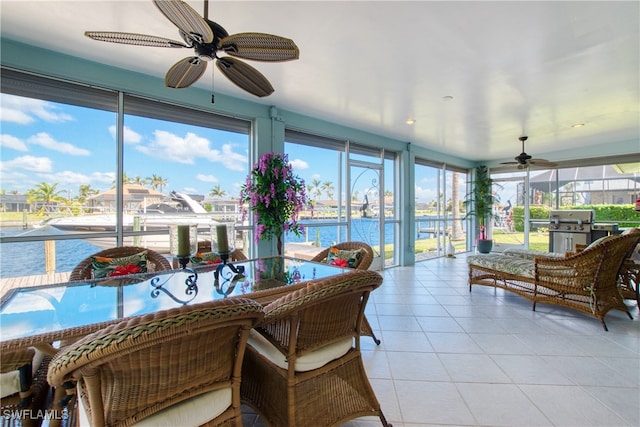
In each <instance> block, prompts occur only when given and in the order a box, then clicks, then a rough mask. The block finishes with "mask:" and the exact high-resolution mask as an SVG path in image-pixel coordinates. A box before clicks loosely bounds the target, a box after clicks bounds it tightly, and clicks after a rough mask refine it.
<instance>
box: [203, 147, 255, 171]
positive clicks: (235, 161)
mask: <svg viewBox="0 0 640 427" xmlns="http://www.w3.org/2000/svg"><path fill="white" fill-rule="evenodd" d="M206 157H207V159H209V160H210V161H212V162H215V163H222V164H223V165H224V167H226V168H227V169H229V170H232V171H243V170H245V168H246V164H247V156H245V155H244V154H240V153H234V152H233V147H232V146H231V144H223V145H222V151H220V150H211V151H209V154H208V155H207V156H206Z"/></svg>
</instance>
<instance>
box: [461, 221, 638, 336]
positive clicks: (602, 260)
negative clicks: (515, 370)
mask: <svg viewBox="0 0 640 427" xmlns="http://www.w3.org/2000/svg"><path fill="white" fill-rule="evenodd" d="M639 240H640V232H637V231H635V232H632V233H628V234H625V235H619V236H610V237H608V238H606V239H603V240H602V241H599V242H597V243H595V244H593V245H591V246H589V247H587V248H586V249H585V250H583V251H581V252H578V253H575V254H566V255H565V254H547V253H544V254H543V253H536V252H518V251H513V252H511V253H507V254H504V253H503V254H488V255H474V256H470V257H468V258H467V263H468V265H469V291H471V288H472V286H473V285H484V286H493V287H497V288H502V289H505V290H508V291H510V292H513V293H516V294H518V295H520V296H522V297H524V298H527V299H528V300H530V301H532V302H533V310H535V308H536V304H537V303H539V302H541V303H547V304H556V305H560V306H564V307H568V308H571V309H575V310H578V311H581V312H583V313H587V314H589V315H592V316H594V317H596V318H597V319H599V320H600V322H601V323H602V326H603V328H604V329H605V330H608V329H607V325H606V324H605V322H604V317H605V315H606V314H607V312H609V310H612V309H617V310H621V311H624V312H625V313H627V315H628V316H629V317H630V318H632V317H631V313H630V312H629V310H628V308H627V306H626V305H625V303H624V299H623V297H622V295H621V292H620V288H619V281H618V274H619V272H620V269H621V266H622V264H623V262H624V261H625V259H626V258H627V256H628V254H629V253H631V251H632V250H633V248H635V246H636V244H637V243H638V241H639Z"/></svg>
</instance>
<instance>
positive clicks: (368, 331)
mask: <svg viewBox="0 0 640 427" xmlns="http://www.w3.org/2000/svg"><path fill="white" fill-rule="evenodd" d="M332 247H333V248H336V249H338V250H341V251H356V250H358V249H360V254H361V257H360V262H359V263H358V266H357V267H356V268H357V269H358V270H368V269H369V267H371V263H372V262H373V248H372V247H371V246H369V245H368V244H366V243H364V242H355V241H353V242H342V243H336V244H335V245H333V246H332ZM330 250H331V248H326V249H324V250H323V251H321V252H319V253H318V254H316V255H315V256H314V257H313V258H312V259H311V261H315V262H325V260H326V259H327V256H328V255H329V251H330ZM362 335H365V336H369V337H371V338H373V342H375V343H376V345H380V340H379V339H378V337H376V334H375V333H374V332H373V328H372V327H371V324H370V323H369V320H368V319H367V316H366V315H365V316H364V321H363V322H362Z"/></svg>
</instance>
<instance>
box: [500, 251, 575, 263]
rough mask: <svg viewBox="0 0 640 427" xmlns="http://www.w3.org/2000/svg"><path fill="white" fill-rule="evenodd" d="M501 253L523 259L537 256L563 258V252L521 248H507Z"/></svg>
mask: <svg viewBox="0 0 640 427" xmlns="http://www.w3.org/2000/svg"><path fill="white" fill-rule="evenodd" d="M502 255H509V256H515V257H519V258H523V259H531V260H532V259H533V258H535V257H537V256H543V257H547V258H563V257H564V253H558V252H543V251H534V250H531V249H522V248H507V249H505V250H504V251H502Z"/></svg>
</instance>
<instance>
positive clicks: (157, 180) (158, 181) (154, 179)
mask: <svg viewBox="0 0 640 427" xmlns="http://www.w3.org/2000/svg"><path fill="white" fill-rule="evenodd" d="M147 182H149V184H151V188H153V189H154V190H157V191H160V192H162V187H164V186H165V185H167V184H168V183H169V182H168V181H167V180H166V179H165V178H163V177H161V176H160V175H156V174H155V173H154V174H153V175H151V176H150V177H147Z"/></svg>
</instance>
